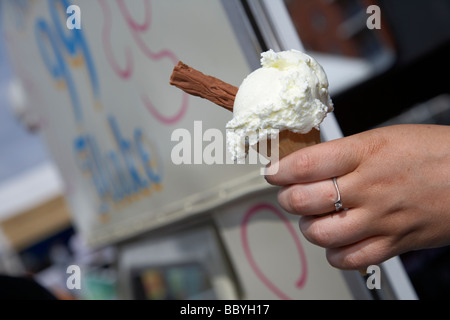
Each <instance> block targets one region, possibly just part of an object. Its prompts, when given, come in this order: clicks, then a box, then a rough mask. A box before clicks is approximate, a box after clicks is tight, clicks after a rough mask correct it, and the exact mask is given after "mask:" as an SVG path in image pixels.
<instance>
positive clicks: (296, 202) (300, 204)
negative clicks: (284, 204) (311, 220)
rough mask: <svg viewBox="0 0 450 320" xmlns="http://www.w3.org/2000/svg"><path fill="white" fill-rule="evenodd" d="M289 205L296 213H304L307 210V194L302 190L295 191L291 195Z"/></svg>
mask: <svg viewBox="0 0 450 320" xmlns="http://www.w3.org/2000/svg"><path fill="white" fill-rule="evenodd" d="M288 201H289V205H290V207H291V208H292V211H293V212H295V213H302V212H303V211H305V210H306V209H307V205H306V203H307V201H306V197H305V194H304V193H303V192H301V191H300V190H297V189H293V190H292V191H291V193H290V195H289V200H288Z"/></svg>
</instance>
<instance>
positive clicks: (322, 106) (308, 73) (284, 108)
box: [226, 50, 333, 159]
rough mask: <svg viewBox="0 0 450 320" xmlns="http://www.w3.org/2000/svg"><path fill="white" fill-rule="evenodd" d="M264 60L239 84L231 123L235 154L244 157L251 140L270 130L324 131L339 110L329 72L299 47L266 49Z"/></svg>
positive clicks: (230, 144) (254, 141) (230, 137)
mask: <svg viewBox="0 0 450 320" xmlns="http://www.w3.org/2000/svg"><path fill="white" fill-rule="evenodd" d="M261 65H262V67H261V68H260V69H257V70H255V71H254V72H252V73H251V74H249V75H248V76H247V77H246V78H245V79H244V81H243V82H242V84H241V86H240V87H239V90H238V92H237V94H236V98H235V101H234V106H233V119H232V120H231V121H229V122H228V123H227V126H226V128H227V144H228V149H229V151H230V153H231V156H232V157H233V159H242V158H244V157H245V155H246V153H245V149H246V144H248V145H250V146H254V145H256V144H257V143H258V142H259V141H261V140H262V139H266V138H267V136H268V134H270V135H271V138H272V139H273V137H274V135H276V134H277V133H278V132H281V131H284V130H289V131H291V132H293V133H299V134H306V133H308V132H310V131H311V130H312V129H317V130H319V127H320V124H321V123H322V121H323V120H324V118H325V117H326V115H327V113H329V112H332V111H333V103H332V101H331V99H330V96H329V94H328V79H327V76H326V74H325V72H324V70H323V68H322V67H321V66H320V65H319V64H318V63H317V61H316V60H315V59H313V58H312V57H310V56H308V55H306V54H304V53H302V52H300V51H297V50H289V51H283V52H278V53H277V52H274V51H273V50H269V51H267V52H264V53H262V55H261ZM261 129H265V130H261Z"/></svg>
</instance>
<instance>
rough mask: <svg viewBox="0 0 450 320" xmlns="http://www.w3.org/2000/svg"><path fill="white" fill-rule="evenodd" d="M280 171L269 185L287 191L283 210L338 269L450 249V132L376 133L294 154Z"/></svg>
mask: <svg viewBox="0 0 450 320" xmlns="http://www.w3.org/2000/svg"><path fill="white" fill-rule="evenodd" d="M274 167H275V166H274ZM277 169H278V170H277V172H276V173H274V174H272V173H271V172H270V170H271V166H270V165H269V166H268V167H267V169H266V170H267V171H266V173H267V175H266V179H267V181H268V182H269V183H270V184H273V185H277V186H281V187H282V188H281V189H280V191H279V194H278V201H279V204H280V205H281V207H282V208H283V209H284V210H286V211H287V212H289V213H291V214H295V215H299V216H301V218H300V221H299V226H300V230H301V232H302V233H303V235H304V236H305V238H306V239H307V240H308V241H310V242H312V243H314V244H316V245H318V246H321V247H324V248H326V257H327V260H328V262H329V263H330V264H331V265H332V266H334V267H336V268H339V269H349V270H350V269H354V270H361V269H364V268H366V267H367V266H369V265H373V264H379V263H381V262H383V261H385V260H387V259H389V258H391V257H393V256H396V255H399V254H401V253H404V252H407V251H412V250H418V249H424V248H432V247H440V246H445V245H448V244H450V126H438V125H396V126H390V127H384V128H377V129H374V130H370V131H366V132H363V133H359V134H356V135H353V136H349V137H345V138H342V139H337V140H333V141H328V142H324V143H321V144H318V145H315V146H312V147H307V148H304V149H302V150H299V151H296V152H294V153H292V154H290V155H288V156H286V157H285V158H283V159H281V160H280V161H279V166H278V168H277ZM333 177H337V183H338V186H339V190H340V194H341V199H342V202H343V205H344V208H346V209H345V210H344V211H340V212H335V208H334V202H335V201H336V200H337V192H336V189H335V187H334V184H333V181H332V178H333Z"/></svg>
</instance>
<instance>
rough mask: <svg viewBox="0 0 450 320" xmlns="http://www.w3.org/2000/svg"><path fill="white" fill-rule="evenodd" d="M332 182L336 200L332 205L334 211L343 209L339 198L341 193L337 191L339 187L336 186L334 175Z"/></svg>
mask: <svg viewBox="0 0 450 320" xmlns="http://www.w3.org/2000/svg"><path fill="white" fill-rule="evenodd" d="M333 183H334V187H335V188H336V192H337V196H338V198H337V200H336V202H335V203H334V207H335V209H336V212H339V211H341V210H342V209H343V204H342V200H341V193H340V192H339V188H338V184H337V178H336V177H334V178H333Z"/></svg>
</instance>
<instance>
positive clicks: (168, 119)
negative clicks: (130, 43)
mask: <svg viewBox="0 0 450 320" xmlns="http://www.w3.org/2000/svg"><path fill="white" fill-rule="evenodd" d="M144 4H145V20H144V22H143V23H140V24H139V23H138V22H136V21H135V20H134V19H133V17H132V16H131V15H130V12H129V11H128V9H127V7H126V5H125V1H124V0H117V5H118V6H119V10H120V12H121V13H122V15H123V17H124V19H125V21H126V22H127V24H128V26H129V27H130V29H131V34H132V36H133V38H134V41H135V42H136V44H137V45H138V47H139V49H140V50H141V51H142V53H143V54H144V55H145V56H147V57H148V58H149V59H150V60H155V61H158V60H161V59H169V60H170V61H171V62H172V63H173V65H175V64H177V62H178V58H177V57H176V56H175V54H174V53H173V52H172V51H170V50H167V49H165V50H161V51H159V52H156V53H155V52H153V51H152V50H150V48H148V47H147V45H146V44H145V42H144V41H143V40H142V37H141V33H144V32H147V31H148V30H149V29H150V25H151V15H152V11H151V5H150V1H149V0H146V1H144ZM142 101H143V103H144V105H145V106H146V108H147V109H148V111H149V112H150V113H151V114H152V115H153V116H154V117H155V118H156V119H157V120H158V121H160V122H161V123H164V124H166V125H171V124H174V123H177V122H179V121H180V120H181V119H182V118H183V117H184V115H185V113H186V111H187V108H188V102H189V99H188V95H187V94H186V93H185V92H183V93H182V102H181V107H180V109H179V111H178V112H177V113H176V114H175V115H173V116H165V115H163V114H162V113H161V112H160V111H159V110H158V109H157V108H156V107H155V106H154V105H153V103H152V102H151V100H150V99H149V98H148V97H147V96H146V95H142Z"/></svg>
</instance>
